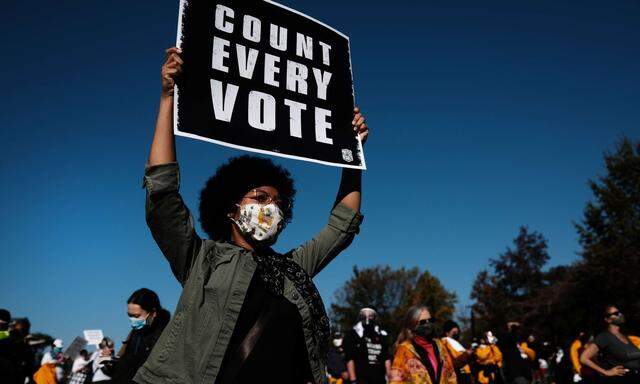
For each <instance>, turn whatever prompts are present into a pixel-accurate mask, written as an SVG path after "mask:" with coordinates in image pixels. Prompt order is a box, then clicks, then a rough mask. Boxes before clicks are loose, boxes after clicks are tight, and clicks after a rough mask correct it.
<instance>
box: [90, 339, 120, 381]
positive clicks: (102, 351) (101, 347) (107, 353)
mask: <svg viewBox="0 0 640 384" xmlns="http://www.w3.org/2000/svg"><path fill="white" fill-rule="evenodd" d="M114 350H115V344H114V342H113V340H111V339H110V338H108V337H105V338H103V339H102V341H101V342H100V344H98V349H97V350H96V351H95V352H94V353H93V355H91V361H92V364H91V370H92V372H93V378H92V380H91V382H93V383H100V384H110V383H111V377H112V375H113V371H114V359H113V356H114Z"/></svg>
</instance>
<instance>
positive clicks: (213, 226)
mask: <svg viewBox="0 0 640 384" xmlns="http://www.w3.org/2000/svg"><path fill="white" fill-rule="evenodd" d="M265 185H267V186H271V187H274V188H275V189H277V190H278V196H279V198H280V200H282V201H283V202H285V204H281V205H282V206H281V207H280V209H282V213H283V214H284V218H283V219H284V220H283V225H286V224H288V223H289V222H290V221H291V217H292V214H293V201H294V198H295V195H296V189H295V187H294V185H293V179H292V178H291V175H290V174H289V171H287V170H286V169H284V168H282V167H281V166H279V165H276V164H274V163H273V162H272V161H271V160H269V159H266V158H263V157H256V156H249V155H244V156H238V157H234V158H231V159H229V161H228V162H226V163H225V164H223V165H221V166H220V167H219V168H218V169H217V171H216V173H215V174H214V175H213V176H211V178H210V179H209V180H207V183H206V184H205V186H204V188H203V189H202V191H201V192H200V224H201V225H202V229H203V230H204V231H205V232H206V233H207V235H209V238H210V239H213V240H223V241H226V240H229V239H230V238H231V225H230V223H231V222H230V221H229V213H233V212H235V210H236V204H237V203H238V201H240V200H241V199H242V197H244V196H245V195H246V193H247V192H248V191H250V190H251V189H253V188H257V187H260V186H265Z"/></svg>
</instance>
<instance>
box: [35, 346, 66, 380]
mask: <svg viewBox="0 0 640 384" xmlns="http://www.w3.org/2000/svg"><path fill="white" fill-rule="evenodd" d="M63 347H64V344H63V342H62V339H55V340H54V341H53V344H52V345H51V350H50V351H48V352H46V353H45V354H44V355H43V356H42V360H41V361H40V368H39V369H38V372H36V375H37V376H38V378H36V377H34V379H35V380H36V382H38V384H40V383H41V382H42V383H47V382H49V381H50V380H51V377H52V376H53V377H55V382H58V383H59V382H61V381H62V379H63V378H64V369H63V365H64V364H65V361H66V356H65V355H64V354H63V353H62V349H63Z"/></svg>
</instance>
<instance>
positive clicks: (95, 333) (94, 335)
mask: <svg viewBox="0 0 640 384" xmlns="http://www.w3.org/2000/svg"><path fill="white" fill-rule="evenodd" d="M84 339H85V340H87V344H91V345H98V344H100V342H101V341H102V339H104V335H103V334H102V329H88V330H85V331H84Z"/></svg>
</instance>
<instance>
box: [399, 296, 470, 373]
mask: <svg viewBox="0 0 640 384" xmlns="http://www.w3.org/2000/svg"><path fill="white" fill-rule="evenodd" d="M434 323H435V319H434V318H432V317H431V313H430V312H429V309H428V308H427V307H425V306H419V305H418V306H414V307H411V308H409V311H407V314H406V316H405V318H404V322H403V325H402V330H401V331H400V334H399V335H398V339H397V341H396V352H395V355H394V357H393V363H391V370H390V372H389V381H388V383H389V384H456V383H457V381H456V372H455V370H454V369H453V362H452V361H451V357H450V356H449V354H447V352H446V350H445V347H444V345H443V343H442V341H441V340H440V339H439V338H438V337H437V334H436V329H435V324H434Z"/></svg>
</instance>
